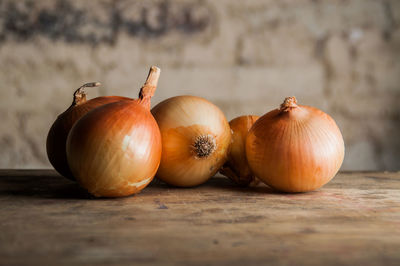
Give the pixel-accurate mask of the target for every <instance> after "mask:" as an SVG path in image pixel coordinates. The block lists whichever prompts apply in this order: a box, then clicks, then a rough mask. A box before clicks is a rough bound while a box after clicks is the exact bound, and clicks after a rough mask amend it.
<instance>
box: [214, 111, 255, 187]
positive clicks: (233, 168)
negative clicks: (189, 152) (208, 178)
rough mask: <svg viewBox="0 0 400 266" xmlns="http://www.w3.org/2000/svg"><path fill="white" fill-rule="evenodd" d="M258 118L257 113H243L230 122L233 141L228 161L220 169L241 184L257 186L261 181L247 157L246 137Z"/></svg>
mask: <svg viewBox="0 0 400 266" xmlns="http://www.w3.org/2000/svg"><path fill="white" fill-rule="evenodd" d="M258 118H259V116H256V115H243V116H239V117H236V118H234V119H232V120H231V121H230V122H229V126H230V127H231V131H232V143H231V145H230V151H229V154H228V161H227V162H226V163H225V164H224V165H223V167H222V168H221V169H220V173H221V174H223V175H225V176H227V177H228V178H229V179H231V180H232V181H233V182H235V183H236V184H238V185H239V186H255V185H257V184H258V183H259V179H258V178H256V177H255V176H254V174H253V173H252V172H251V170H250V167H249V165H248V162H247V158H246V137H247V134H248V132H249V130H250V128H251V127H252V126H253V124H254V123H255V122H256V121H257V119H258Z"/></svg>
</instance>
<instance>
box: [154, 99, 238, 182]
mask: <svg viewBox="0 0 400 266" xmlns="http://www.w3.org/2000/svg"><path fill="white" fill-rule="evenodd" d="M152 113H153V115H154V118H155V119H156V120H157V123H158V126H159V127H160V131H161V136H162V156H161V163H160V167H159V169H158V172H157V177H158V178H160V179H161V180H163V181H164V182H166V183H168V184H171V185H174V186H181V187H191V186H196V185H199V184H202V183H204V182H205V181H207V180H208V179H209V178H210V177H212V176H213V175H215V173H216V172H217V171H218V170H219V168H220V167H221V166H222V165H223V164H224V162H225V161H226V159H227V153H228V148H229V144H230V140H231V133H230V128H229V124H228V121H227V120H226V118H225V116H224V114H223V113H222V111H221V110H220V109H219V108H218V107H217V106H215V105H214V104H212V103H210V102H209V101H207V100H205V99H203V98H200V97H195V96H177V97H172V98H169V99H167V100H165V101H163V102H161V103H159V104H158V105H156V106H155V107H154V108H153V109H152Z"/></svg>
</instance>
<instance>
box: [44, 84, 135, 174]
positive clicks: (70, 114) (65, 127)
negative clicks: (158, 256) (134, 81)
mask: <svg viewBox="0 0 400 266" xmlns="http://www.w3.org/2000/svg"><path fill="white" fill-rule="evenodd" d="M97 86H100V83H99V82H91V83H86V84H84V85H82V86H81V87H80V88H78V89H77V90H76V91H75V93H74V99H73V101H72V104H71V106H70V107H69V108H68V109H67V110H66V111H65V112H63V113H62V114H60V115H59V116H58V117H57V119H56V121H54V123H53V125H52V126H51V128H50V130H49V133H48V135H47V141H46V150H47V157H48V158H49V161H50V163H51V164H52V165H53V167H54V169H56V171H57V172H58V173H59V174H61V175H62V176H64V177H67V178H69V179H71V180H75V178H74V176H73V175H72V173H71V170H70V169H69V166H68V162H67V153H66V143H67V137H68V133H69V131H70V130H71V128H72V126H73V125H74V124H75V122H76V121H78V119H79V118H81V117H82V116H83V115H85V114H86V113H87V112H89V111H90V110H92V109H94V108H96V107H99V106H101V105H104V104H107V103H112V102H117V101H122V100H129V98H126V97H120V96H103V97H96V98H93V99H91V100H88V101H87V100H86V93H85V90H84V89H85V88H87V87H97Z"/></svg>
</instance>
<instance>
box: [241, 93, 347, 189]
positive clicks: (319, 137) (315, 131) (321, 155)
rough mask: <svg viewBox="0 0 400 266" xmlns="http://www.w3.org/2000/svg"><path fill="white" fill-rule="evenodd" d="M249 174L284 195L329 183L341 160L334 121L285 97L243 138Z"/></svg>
mask: <svg viewBox="0 0 400 266" xmlns="http://www.w3.org/2000/svg"><path fill="white" fill-rule="evenodd" d="M246 155H247V160H248V163H249V166H250V168H251V170H252V172H253V173H254V174H255V175H256V176H257V177H258V178H260V179H261V180H262V181H263V182H264V183H266V184H267V185H269V186H270V187H272V188H274V189H276V190H279V191H283V192H307V191H312V190H315V189H318V188H320V187H322V186H323V185H324V184H326V183H328V182H329V181H330V180H331V179H332V178H333V177H334V176H335V175H336V173H337V172H338V170H339V168H340V166H341V164H342V162H343V158H344V142H343V137H342V134H341V132H340V130H339V128H338V126H337V125H336V123H335V121H334V120H333V119H332V118H331V117H330V116H329V115H328V114H326V113H324V112H322V111H321V110H318V109H316V108H313V107H310V106H303V105H297V104H296V99H295V98H294V97H288V98H286V99H285V102H284V103H283V104H282V105H281V108H280V109H276V110H273V111H271V112H269V113H267V114H265V115H264V116H262V117H261V118H260V119H258V120H257V121H256V123H254V125H253V127H252V128H251V129H250V131H249V134H248V135H247V139H246Z"/></svg>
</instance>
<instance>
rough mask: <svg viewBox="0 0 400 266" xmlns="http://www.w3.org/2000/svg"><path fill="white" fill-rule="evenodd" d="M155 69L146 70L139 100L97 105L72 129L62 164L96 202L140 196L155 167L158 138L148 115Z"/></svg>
mask: <svg viewBox="0 0 400 266" xmlns="http://www.w3.org/2000/svg"><path fill="white" fill-rule="evenodd" d="M159 75H160V69H159V68H157V67H151V69H150V72H149V75H148V77H147V80H146V82H145V84H144V85H143V87H142V88H141V90H140V93H139V99H137V100H129V101H119V102H115V103H110V104H107V105H103V106H100V107H98V108H96V109H94V110H92V111H91V112H89V113H87V114H86V115H85V116H83V117H82V118H81V119H79V121H78V122H76V123H75V125H74V126H73V128H72V130H71V132H70V134H69V135H68V139H67V159H68V163H69V166H70V168H71V171H72V173H73V175H74V176H75V177H76V179H77V180H78V182H79V183H80V184H81V186H82V187H84V188H86V189H87V190H88V191H89V193H91V194H93V195H94V196H96V197H121V196H128V195H131V194H134V193H137V192H139V191H140V190H142V189H143V188H144V187H146V186H147V185H148V184H149V183H150V181H151V180H152V179H153V177H154V175H155V173H156V171H157V168H158V166H159V164H160V157H161V135H160V130H159V129H158V126H157V123H156V121H155V120H154V117H153V116H152V115H151V113H150V99H151V97H152V96H153V94H154V92H155V90H156V86H157V83H158V79H159Z"/></svg>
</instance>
